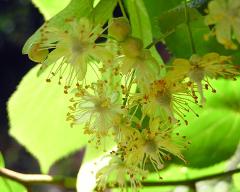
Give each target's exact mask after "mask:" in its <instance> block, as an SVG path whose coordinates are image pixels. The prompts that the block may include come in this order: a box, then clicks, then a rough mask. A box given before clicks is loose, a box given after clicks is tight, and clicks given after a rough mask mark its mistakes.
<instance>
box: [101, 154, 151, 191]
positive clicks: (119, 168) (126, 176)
mask: <svg viewBox="0 0 240 192" xmlns="http://www.w3.org/2000/svg"><path fill="white" fill-rule="evenodd" d="M146 175H147V171H143V170H142V169H140V168H138V167H137V166H134V165H131V164H127V163H126V162H124V160H122V159H121V158H120V157H118V156H117V155H116V154H115V155H114V156H113V157H112V159H111V161H110V162H109V165H107V166H106V167H104V168H102V169H101V170H99V172H98V173H97V191H103V190H104V189H105V188H106V187H107V184H108V185H109V186H114V185H118V187H120V189H121V190H122V191H128V182H130V187H131V191H132V192H138V191H139V188H140V187H141V180H142V179H144V178H145V177H146Z"/></svg>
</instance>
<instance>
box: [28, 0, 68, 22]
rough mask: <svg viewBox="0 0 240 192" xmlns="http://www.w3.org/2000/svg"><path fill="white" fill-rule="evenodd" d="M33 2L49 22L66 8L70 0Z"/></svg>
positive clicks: (40, 0) (36, 0) (34, 0)
mask: <svg viewBox="0 0 240 192" xmlns="http://www.w3.org/2000/svg"><path fill="white" fill-rule="evenodd" d="M32 2H33V4H34V5H35V6H36V7H37V8H38V9H39V11H40V12H41V13H42V14H43V16H44V18H45V19H46V20H48V19H50V18H51V17H53V16H54V15H56V14H57V13H58V12H59V11H61V10H62V9H63V8H64V7H66V6H67V4H68V3H69V2H70V0H61V1H59V0H32Z"/></svg>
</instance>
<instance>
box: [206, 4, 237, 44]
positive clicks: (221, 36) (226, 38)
mask: <svg viewBox="0 0 240 192" xmlns="http://www.w3.org/2000/svg"><path fill="white" fill-rule="evenodd" d="M205 22H206V24H208V25H215V26H214V29H215V33H216V37H217V40H218V42H219V43H221V44H223V45H224V46H225V47H226V48H228V49H236V48H237V46H236V44H234V42H233V41H232V36H234V38H235V39H236V40H237V41H238V42H239V43H240V1H239V0H213V1H210V2H209V4H208V15H207V16H206V18H205Z"/></svg>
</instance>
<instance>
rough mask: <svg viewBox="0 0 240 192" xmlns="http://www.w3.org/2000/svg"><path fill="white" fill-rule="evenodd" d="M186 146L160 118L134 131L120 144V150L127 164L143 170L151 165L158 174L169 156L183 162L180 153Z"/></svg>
mask: <svg viewBox="0 0 240 192" xmlns="http://www.w3.org/2000/svg"><path fill="white" fill-rule="evenodd" d="M184 138H185V137H184ZM187 145H188V144H187V142H186V141H185V139H183V138H182V137H179V136H176V135H174V134H173V128H172V126H171V125H170V124H169V123H162V122H161V121H160V118H152V119H150V120H149V125H148V127H142V130H136V132H135V134H133V135H132V136H131V137H130V139H129V140H127V141H126V142H125V143H124V142H123V143H122V149H123V150H124V152H125V153H124V160H125V161H126V162H127V163H128V164H133V165H135V166H139V167H140V168H142V169H143V170H145V168H146V164H147V163H151V164H152V166H153V167H154V169H155V171H156V172H158V171H159V170H160V169H162V168H163V167H164V164H165V161H167V160H170V159H171V155H174V156H176V157H178V158H180V159H182V160H183V161H185V160H184V157H183V155H182V153H181V151H182V150H184V149H185V148H186V147H187Z"/></svg>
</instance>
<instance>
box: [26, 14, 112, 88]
mask: <svg viewBox="0 0 240 192" xmlns="http://www.w3.org/2000/svg"><path fill="white" fill-rule="evenodd" d="M66 25H69V29H67V30H61V29H58V28H51V27H48V24H46V25H45V27H43V28H42V30H41V35H42V38H41V41H40V42H39V43H38V52H39V53H41V54H43V53H44V52H42V51H43V50H51V49H53V50H52V51H51V52H50V53H49V54H48V56H47V58H46V59H45V60H44V61H42V68H41V69H42V70H44V69H45V68H47V67H48V66H50V65H51V66H52V68H51V72H50V73H49V76H48V78H47V81H51V78H52V77H53V76H55V75H57V74H58V75H59V83H61V81H62V79H64V80H65V92H67V89H68V88H69V87H70V86H71V85H72V84H73V82H79V81H82V80H83V79H84V78H85V75H86V72H87V68H88V64H89V63H90V60H91V59H92V58H94V59H97V60H103V61H104V62H107V60H108V59H112V58H111V54H109V51H108V50H107V49H105V48H104V47H103V46H102V45H99V44H96V43H95V41H96V40H97V38H98V37H99V36H100V35H101V33H102V32H103V29H102V28H101V27H100V26H93V25H92V23H91V22H90V21H89V20H88V19H87V18H81V19H80V20H79V21H78V20H76V19H72V20H66ZM35 52H36V51H35ZM35 52H34V53H35ZM38 52H37V53H38ZM30 53H31V52H30ZM29 56H30V57H31V54H29ZM42 57H43V56H42ZM42 57H41V59H42ZM89 65H90V64H89Z"/></svg>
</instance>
